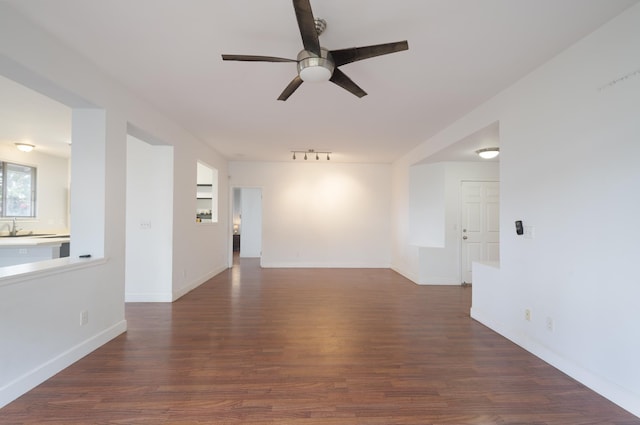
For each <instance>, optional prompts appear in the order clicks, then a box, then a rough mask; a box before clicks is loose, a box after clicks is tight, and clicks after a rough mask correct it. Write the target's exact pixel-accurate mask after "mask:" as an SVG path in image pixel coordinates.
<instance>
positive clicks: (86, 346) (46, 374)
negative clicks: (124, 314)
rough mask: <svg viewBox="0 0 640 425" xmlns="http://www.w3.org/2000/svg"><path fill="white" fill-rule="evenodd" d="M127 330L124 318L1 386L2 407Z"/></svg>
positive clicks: (0, 402) (0, 401) (0, 406)
mask: <svg viewBox="0 0 640 425" xmlns="http://www.w3.org/2000/svg"><path fill="white" fill-rule="evenodd" d="M126 330H127V321H126V320H122V321H120V322H119V323H116V324H115V325H113V326H111V327H110V328H108V329H105V330H104V331H102V332H100V333H99V334H97V335H93V336H92V337H90V338H89V339H87V340H85V341H83V342H81V343H80V344H77V345H75V346H74V347H71V348H70V349H68V350H67V351H64V352H63V353H61V354H59V355H58V356H56V357H54V358H52V359H51V360H49V361H47V362H45V363H43V364H41V365H40V366H38V367H36V368H34V369H33V370H31V371H29V372H27V373H25V374H24V375H22V376H20V377H18V378H16V379H14V380H13V381H11V382H9V383H8V384H6V385H5V386H3V387H0V408H2V407H4V406H5V405H7V404H9V403H10V402H12V401H13V400H15V399H17V398H18V397H20V396H21V395H23V394H25V393H26V392H28V391H29V390H31V389H33V388H35V387H36V386H38V385H40V384H41V383H43V382H44V381H46V380H47V379H49V378H51V377H52V376H54V375H55V374H56V373H58V372H60V371H61V370H63V369H65V368H67V367H69V366H71V365H72V364H73V363H75V362H77V361H78V360H80V359H81V358H83V357H84V356H86V355H87V354H89V353H91V352H92V351H94V350H96V349H97V348H99V347H101V346H102V345H104V344H106V343H107V342H109V341H111V340H112V339H113V338H115V337H117V336H118V335H120V334H122V333H124V332H126Z"/></svg>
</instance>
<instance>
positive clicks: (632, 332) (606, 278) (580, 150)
mask: <svg viewBox="0 0 640 425" xmlns="http://www.w3.org/2000/svg"><path fill="white" fill-rule="evenodd" d="M639 51H640V6H635V7H633V8H631V9H629V10H628V11H627V12H625V13H624V14H622V15H621V16H619V17H618V18H616V19H614V20H613V21H612V22H610V23H609V24H607V25H605V26H604V27H603V28H601V29H600V30H598V31H596V32H595V33H593V34H592V35H590V36H588V37H587V38H585V39H584V40H582V41H581V42H579V43H578V44H576V45H575V46H574V47H572V48H570V49H568V50H567V51H565V52H563V53H562V54H560V55H558V56H557V57H556V58H554V59H553V60H552V61H550V62H549V63H547V64H545V65H544V66H542V67H541V68H539V69H538V70H536V71H535V72H533V73H532V74H530V75H529V76H527V77H526V78H524V79H523V80H521V81H519V82H518V83H517V84H515V85H514V86H512V87H511V88H509V89H508V90H506V91H504V92H503V93H501V94H499V95H498V96H496V97H494V98H493V99H492V100H490V101H489V102H487V103H485V104H483V105H481V106H480V107H478V108H477V109H476V110H474V111H473V112H471V113H470V114H468V115H467V116H465V117H463V118H461V119H460V120H459V121H457V122H456V123H454V124H453V125H452V126H450V127H449V128H447V129H445V130H444V131H442V132H441V133H439V134H438V135H436V136H435V137H434V138H432V139H431V140H428V141H426V142H425V143H423V144H422V145H420V146H419V147H417V148H416V149H415V150H414V151H413V152H410V153H409V154H408V155H407V156H405V157H404V158H402V159H401V160H399V161H398V162H396V163H395V164H394V174H393V175H394V188H396V187H399V186H400V185H401V184H402V183H403V182H404V181H406V179H407V176H408V173H409V170H408V166H409V165H410V163H409V161H410V159H411V158H425V157H428V156H429V155H430V154H431V153H433V152H435V151H437V150H438V149H439V148H441V147H443V146H446V145H448V144H452V143H455V142H456V141H457V140H460V139H461V138H463V137H464V136H465V135H467V134H470V133H472V132H473V131H474V130H477V129H479V128H483V127H485V126H486V125H488V124H489V123H491V122H495V121H499V122H500V146H501V159H500V182H501V211H500V214H501V220H500V230H501V261H500V267H499V269H495V268H493V267H487V266H478V267H477V269H478V270H477V272H478V274H476V268H474V284H473V308H472V315H473V317H474V318H476V319H477V320H480V321H481V322H483V323H485V324H486V325H488V326H490V327H491V328H493V329H494V330H496V331H498V332H500V333H501V334H503V335H505V336H506V337H508V338H510V339H511V340H513V341H515V342H516V343H518V344H520V345H521V346H523V347H525V348H526V349H528V350H529V351H531V352H533V353H534V354H536V355H538V356H540V357H541V358H543V359H544V360H546V361H547V362H549V363H551V364H553V365H555V366H556V367H558V368H560V369H561V370H563V371H564V372H566V373H568V374H569V375H571V376H573V377H574V378H576V379H577V380H579V381H581V382H583V383H585V384H586V385H588V386H589V387H591V388H593V389H594V390H596V391H597V392H599V393H600V394H602V395H604V396H605V397H607V398H609V399H611V400H613V401H614V402H616V403H618V404H620V405H621V406H622V407H624V408H626V409H628V410H629V411H631V412H632V413H634V414H636V415H639V416H640V368H638V367H636V362H637V356H638V353H639V352H640V338H638V328H639V326H640V320H639V319H638V314H637V311H638V300H639V299H640V285H638V283H637V282H638V272H637V267H636V263H637V258H636V257H637V252H638V249H637V248H636V241H637V240H639V239H640V227H638V226H634V225H633V223H635V222H636V221H637V217H640V198H638V196H636V195H637V194H638V193H640V167H638V164H637V159H638V158H639V157H640V143H638V140H640V120H639V119H638V111H640V62H638V52H639ZM395 199H396V202H397V203H396V205H395V206H394V210H395V219H396V220H397V221H396V223H395V239H394V242H395V245H394V249H393V264H394V267H397V268H399V269H401V270H402V271H403V272H404V273H405V274H408V275H410V274H412V273H413V274H417V271H416V270H415V269H414V268H416V267H417V265H416V263H415V262H414V260H413V258H412V257H411V256H407V255H406V254H405V252H406V248H405V245H406V240H407V238H406V227H404V226H403V225H402V224H401V223H400V222H399V220H401V219H402V217H403V215H405V214H406V213H405V211H406V205H408V197H407V196H406V194H405V193H403V192H399V194H398V195H397V196H396V198H395ZM515 220H523V222H524V224H525V225H530V226H535V235H536V236H535V238H534V239H525V238H523V237H521V236H516V235H515V231H514V224H513V222H514V221H515ZM526 308H528V309H531V311H532V319H531V321H526V320H525V319H524V310H525V309H526ZM547 318H551V319H552V320H553V330H548V329H547Z"/></svg>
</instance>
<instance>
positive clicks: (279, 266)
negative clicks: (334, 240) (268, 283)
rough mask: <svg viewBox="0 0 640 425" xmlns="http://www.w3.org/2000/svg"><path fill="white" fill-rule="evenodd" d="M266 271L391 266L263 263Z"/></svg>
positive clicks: (380, 265)
mask: <svg viewBox="0 0 640 425" xmlns="http://www.w3.org/2000/svg"><path fill="white" fill-rule="evenodd" d="M260 267H262V268H265V269H388V268H389V264H380V263H371V264H368V263H342V264H338V263H312V262H299V263H298V262H268V261H261V262H260Z"/></svg>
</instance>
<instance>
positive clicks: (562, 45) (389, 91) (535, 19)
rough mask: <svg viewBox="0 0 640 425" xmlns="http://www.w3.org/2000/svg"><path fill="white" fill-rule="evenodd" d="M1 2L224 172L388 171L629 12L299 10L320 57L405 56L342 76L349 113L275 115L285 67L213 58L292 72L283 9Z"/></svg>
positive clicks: (293, 108) (305, 88) (146, 2)
mask: <svg viewBox="0 0 640 425" xmlns="http://www.w3.org/2000/svg"><path fill="white" fill-rule="evenodd" d="M3 1H4V2H5V3H8V4H10V5H12V6H13V7H15V9H17V10H18V11H20V12H21V13H23V14H24V15H25V16H27V17H28V18H29V19H31V20H33V21H34V22H36V23H37V24H38V25H40V26H42V27H44V28H45V29H46V30H47V31H49V32H50V33H51V34H52V35H53V36H55V37H57V38H58V39H60V40H61V41H62V42H63V43H65V44H67V45H69V46H70V47H72V48H73V49H75V50H76V51H78V52H79V53H80V54H82V55H84V56H86V57H87V58H89V59H90V60H91V61H93V62H94V63H95V64H96V65H97V66H98V67H100V68H102V69H103V70H104V71H105V72H106V73H108V74H110V75H111V76H112V77H113V78H114V79H116V80H118V81H120V83H122V84H123V85H125V86H126V87H128V88H129V89H130V90H131V91H132V92H134V93H135V94H137V95H138V96H139V97H141V98H143V99H146V100H147V101H148V102H150V103H151V104H153V105H154V106H155V107H156V108H157V109H158V110H161V111H163V112H164V113H165V114H167V115H169V116H171V117H172V118H173V119H175V120H176V121H177V122H179V123H180V124H182V125H183V126H184V127H185V128H186V129H188V130H189V131H190V132H191V133H193V134H194V135H196V136H197V137H199V138H200V139H202V140H203V141H205V142H207V143H209V144H211V146H213V147H214V148H215V149H216V150H218V151H219V152H220V153H222V154H223V155H224V156H226V157H227V158H229V159H230V160H271V161H282V160H289V159H290V157H291V156H290V153H289V151H290V150H293V149H296V150H304V149H309V148H312V149H316V150H329V151H332V152H334V153H333V155H332V161H349V162H391V161H393V160H394V159H397V158H398V157H399V156H401V155H402V154H404V153H406V152H408V151H409V150H411V149H412V148H413V147H415V146H416V145H418V144H420V143H421V142H423V141H425V140H427V139H428V138H429V137H430V136H432V135H434V134H436V133H437V132H438V131H440V130H442V129H443V128H445V127H446V126H447V125H449V124H451V123H452V122H453V121H455V120H456V119H458V118H460V117H461V116H463V115H464V114H465V113H467V112H468V111H470V110H471V109H473V108H474V107H476V106H478V105H479V104H481V103H482V102H484V101H486V100H487V99H489V98H491V97H492V96H494V95H495V94H497V93H498V92H499V91H501V90H502V89H504V88H506V87H508V86H509V85H511V84H512V83H514V82H515V81H517V80H518V79H520V78H521V77H523V76H524V75H526V74H527V73H528V72H530V71H532V70H533V69H535V68H536V67H537V66H539V65H541V64H543V63H544V62H546V61H548V60H549V59H551V58H552V57H553V56H554V55H556V54H558V53H559V52H560V51H562V50H564V49H566V48H567V47H568V46H570V45H571V44H573V43H574V42H576V41H577V40H579V39H580V38H582V37H584V36H585V35H587V34H588V33H590V32H591V31H593V30H594V29H595V28H597V27H599V26H600V25H602V24H603V23H604V22H606V21H608V20H609V19H611V18H612V17H614V16H615V15H617V14H619V13H620V12H621V11H623V10H624V9H625V8H627V7H629V6H630V5H632V4H634V3H637V1H638V0H393V1H391V0H386V1H380V0H375V1H374V0H351V1H344V0H312V1H311V4H312V7H313V11H314V14H315V16H316V17H321V18H324V19H325V20H326V21H327V23H328V26H327V30H326V32H325V33H324V34H323V35H322V36H321V37H320V42H321V44H322V45H323V46H325V47H327V48H329V49H339V48H346V47H354V46H366V45H370V44H379V43H386V42H392V41H400V40H405V39H406V40H408V42H409V50H408V51H405V52H399V53H395V54H391V55H386V56H381V57H377V58H372V59H367V60H364V61H361V62H356V63H352V64H348V65H345V66H343V67H341V69H342V70H343V71H344V72H345V73H346V74H347V75H349V76H350V77H351V78H352V79H353V80H354V81H355V82H356V83H357V84H358V85H360V86H361V87H362V88H363V89H364V90H365V91H367V92H368V94H369V95H368V96H365V97H364V98H362V99H358V98H357V97H355V96H353V95H351V94H350V93H348V92H346V91H345V90H343V89H341V88H339V87H337V86H335V85H333V84H331V83H316V84H312V83H305V84H303V85H302V86H301V87H300V88H299V89H298V90H297V91H296V92H295V93H294V94H293V95H292V96H291V97H290V98H289V100H288V101H286V102H281V101H277V100H276V99H277V97H278V95H279V94H280V92H281V91H282V90H283V89H284V87H285V86H286V85H287V84H288V83H289V82H290V81H291V80H292V79H293V77H294V76H295V75H296V69H295V68H296V66H295V63H258V62H251V63H250V62H223V61H222V60H221V57H220V55H221V54H222V53H229V54H253V55H268V56H280V57H286V58H295V57H296V55H297V53H298V51H299V50H301V48H302V43H301V40H300V34H299V31H298V27H297V22H296V18H295V14H294V10H293V6H292V3H291V0H261V1H255V0H180V1H176V0H135V1H132V0H109V1H104V0H102V1H100V0H56V1H51V0H3ZM0 90H4V89H3V88H2V86H0ZM3 93H4V92H3ZM0 101H2V102H5V101H7V98H6V96H4V95H3V96H0ZM11 101H14V99H11ZM0 108H2V109H0V110H5V109H6V107H5V106H4V105H2V106H0ZM3 121H4V120H3ZM43 121H46V119H44V120H43ZM6 124H7V123H6V122H3V123H2V126H4V125H6ZM479 130H480V129H479ZM2 131H4V130H3V129H2V128H0V132H2ZM479 133H482V132H479ZM12 137H16V138H19V135H15V134H12ZM35 143H36V144H38V143H39V141H35ZM483 144H485V142H482V141H477V143H476V145H477V146H475V147H482V146H481V145H483ZM473 148H474V143H471V142H469V141H468V140H467V141H466V145H465V147H464V149H466V150H468V149H473ZM454 153H455V152H454ZM457 154H460V152H458V153H457Z"/></svg>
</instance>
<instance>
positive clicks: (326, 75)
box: [300, 65, 333, 83]
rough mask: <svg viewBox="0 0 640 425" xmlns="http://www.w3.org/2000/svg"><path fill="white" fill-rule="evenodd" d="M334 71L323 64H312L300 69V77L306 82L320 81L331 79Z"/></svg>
mask: <svg viewBox="0 0 640 425" xmlns="http://www.w3.org/2000/svg"><path fill="white" fill-rule="evenodd" d="M331 74H333V72H332V71H331V70H329V69H328V68H325V67H323V66H320V65H317V66H310V67H307V68H303V69H301V70H300V78H301V79H302V81H304V82H305V83H320V82H323V81H329V79H330V78H331Z"/></svg>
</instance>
